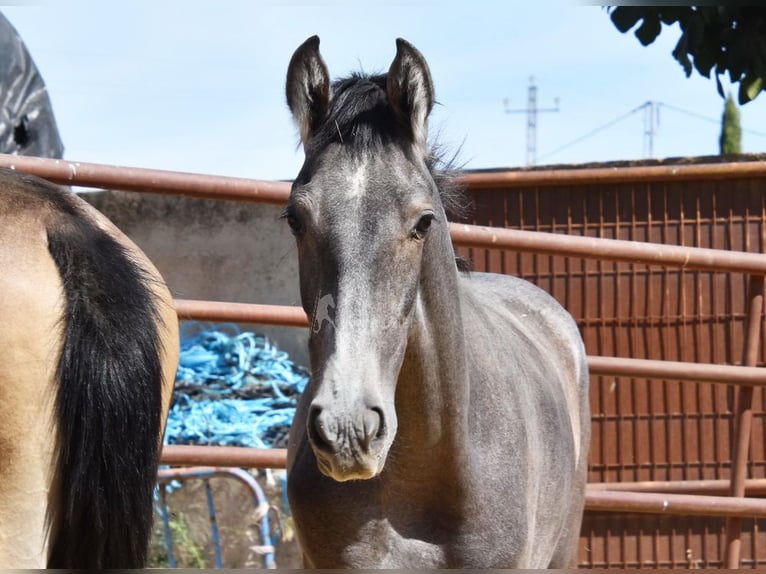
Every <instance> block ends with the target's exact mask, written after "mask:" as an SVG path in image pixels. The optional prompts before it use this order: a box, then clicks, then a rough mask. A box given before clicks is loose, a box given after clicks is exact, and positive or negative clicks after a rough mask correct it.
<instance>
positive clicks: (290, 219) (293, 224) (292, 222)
mask: <svg viewBox="0 0 766 574" xmlns="http://www.w3.org/2000/svg"><path fill="white" fill-rule="evenodd" d="M282 219H285V220H287V225H288V226H290V230H291V231H292V232H293V233H300V232H301V231H302V230H303V226H302V225H301V220H300V219H298V216H297V215H296V214H295V212H294V211H293V210H292V209H290V207H288V208H286V209H285V210H284V212H283V213H282Z"/></svg>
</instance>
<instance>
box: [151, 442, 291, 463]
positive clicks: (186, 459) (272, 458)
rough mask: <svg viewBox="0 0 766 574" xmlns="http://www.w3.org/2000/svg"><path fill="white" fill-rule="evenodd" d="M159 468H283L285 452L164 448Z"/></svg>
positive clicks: (195, 447) (273, 449) (210, 447)
mask: <svg viewBox="0 0 766 574" xmlns="http://www.w3.org/2000/svg"><path fill="white" fill-rule="evenodd" d="M160 464H168V465H171V466H236V467H241V468H285V466H286V464H287V450H285V449H283V448H270V449H265V448H248V447H243V446H198V445H180V444H171V445H165V446H164V447H163V449H162V455H161V457H160Z"/></svg>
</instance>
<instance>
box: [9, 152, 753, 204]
mask: <svg viewBox="0 0 766 574" xmlns="http://www.w3.org/2000/svg"><path fill="white" fill-rule="evenodd" d="M0 167H6V168H10V169H17V170H19V171H23V172H26V173H32V174H34V175H38V176H40V177H44V178H46V179H49V180H51V181H55V182H57V183H60V184H64V185H80V186H83V187H101V188H106V189H121V190H124V191H150V192H155V191H156V192H157V193H163V192H171V193H173V192H182V190H184V189H186V190H193V191H192V193H193V194H194V195H195V196H197V197H206V198H209V199H254V198H255V197H256V196H258V195H259V193H260V192H261V191H262V190H263V189H269V190H270V191H269V195H270V194H274V200H275V201H276V200H277V198H281V199H279V202H284V201H286V200H287V195H288V194H289V191H290V183H287V182H258V181H257V180H250V179H242V178H234V177H226V176H211V175H204V174H197V173H188V172H173V171H166V170H155V169H146V168H135V167H123V166H114V165H103V164H95V163H88V162H76V161H69V160H63V159H61V160H56V159H48V158H36V157H28V156H17V155H9V154H0ZM732 178H766V161H747V162H724V163H704V164H687V165H643V166H619V167H597V168H570V169H558V168H557V169H532V170H526V169H522V170H498V171H483V172H465V173H462V174H461V175H460V176H459V180H460V182H461V183H462V184H463V185H464V186H465V187H466V188H467V189H468V190H479V189H507V188H513V187H549V186H554V185H567V186H571V185H588V184H604V185H608V184H616V183H648V182H655V181H713V180H722V179H732ZM155 181H156V182H157V183H156V184H154V183H153V182H155ZM259 183H265V184H267V185H266V186H265V187H261V186H259V185H256V184H259ZM155 185H157V186H158V187H159V190H158V191H157V190H155V187H154V186H155ZM232 188H234V189H239V191H235V192H234V195H233V196H230V197H228V198H227V197H226V196H227V195H228V192H227V190H230V189H232Z"/></svg>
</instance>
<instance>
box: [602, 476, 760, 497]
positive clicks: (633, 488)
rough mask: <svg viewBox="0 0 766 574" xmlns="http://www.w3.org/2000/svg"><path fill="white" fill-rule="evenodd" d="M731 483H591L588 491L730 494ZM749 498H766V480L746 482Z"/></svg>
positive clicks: (718, 481)
mask: <svg viewBox="0 0 766 574" xmlns="http://www.w3.org/2000/svg"><path fill="white" fill-rule="evenodd" d="M730 486H731V482H730V481H729V480H728V479H711V480H645V481H638V482H628V481H626V482H591V483H589V484H588V490H594V491H595V490H599V491H601V490H611V491H627V492H664V493H666V494H713V495H717V496H725V495H727V494H729V489H730ZM745 493H746V494H747V495H748V496H766V478H749V479H747V480H745Z"/></svg>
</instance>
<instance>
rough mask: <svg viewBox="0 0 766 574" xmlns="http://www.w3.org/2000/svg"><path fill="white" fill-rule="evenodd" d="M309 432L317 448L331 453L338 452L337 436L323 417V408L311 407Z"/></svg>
mask: <svg viewBox="0 0 766 574" xmlns="http://www.w3.org/2000/svg"><path fill="white" fill-rule="evenodd" d="M308 432H309V438H310V439H311V442H313V443H314V446H315V447H316V448H318V449H320V450H323V451H326V452H331V453H335V452H337V451H338V443H337V436H335V433H333V432H332V431H331V429H330V428H328V425H327V420H326V418H325V417H322V408H321V407H317V406H313V407H311V411H310V412H309V424H308Z"/></svg>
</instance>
